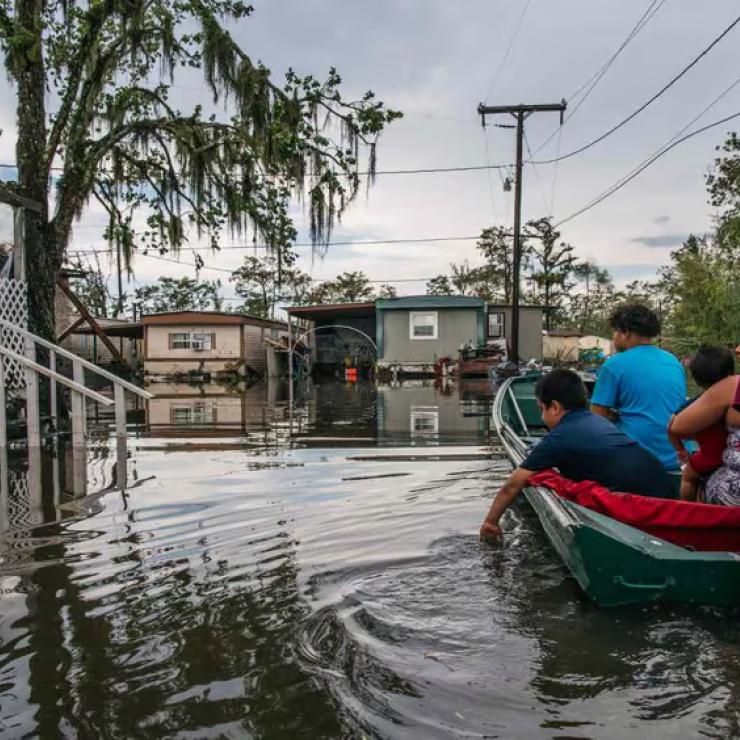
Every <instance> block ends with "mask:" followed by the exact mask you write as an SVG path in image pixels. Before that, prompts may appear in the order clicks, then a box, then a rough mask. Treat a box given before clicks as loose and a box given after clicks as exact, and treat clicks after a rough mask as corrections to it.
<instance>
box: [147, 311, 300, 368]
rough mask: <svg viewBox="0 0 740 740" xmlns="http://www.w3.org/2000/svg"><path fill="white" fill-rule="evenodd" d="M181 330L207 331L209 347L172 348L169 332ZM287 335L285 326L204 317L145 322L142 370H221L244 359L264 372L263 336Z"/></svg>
mask: <svg viewBox="0 0 740 740" xmlns="http://www.w3.org/2000/svg"><path fill="white" fill-rule="evenodd" d="M182 333H197V334H211V335H212V336H213V338H214V341H215V344H214V346H213V348H212V349H207V350H203V351H202V352H195V351H193V350H192V349H173V348H172V347H171V346H170V344H171V342H170V335H172V334H182ZM273 336H275V337H276V338H277V339H279V338H280V337H287V336H288V330H287V326H285V327H283V326H282V325H277V324H276V325H275V326H274V327H271V326H264V325H260V324H257V323H254V324H252V323H248V324H243V323H228V324H226V323H215V322H214V323H208V322H207V321H205V320H203V321H198V322H197V323H193V322H184V323H175V322H172V321H168V322H167V323H163V324H152V323H148V324H145V338H146V339H145V346H146V357H145V359H144V363H145V368H146V371H147V372H148V373H149V374H150V375H157V376H172V375H177V374H179V373H188V372H190V371H202V372H209V373H223V372H226V371H228V370H229V369H230V368H233V366H234V365H235V364H237V363H239V362H240V361H241V362H246V364H247V365H248V366H249V368H250V369H251V370H252V371H254V372H256V373H258V374H260V375H265V374H266V373H267V349H266V344H265V339H271V338H273Z"/></svg>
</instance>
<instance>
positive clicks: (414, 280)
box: [76, 252, 432, 285]
mask: <svg viewBox="0 0 740 740" xmlns="http://www.w3.org/2000/svg"><path fill="white" fill-rule="evenodd" d="M76 254H79V252H77V253H76ZM142 257H148V258H149V259H153V260H159V261H160V262H171V263H173V264H176V265H184V266H185V267H191V265H190V264H189V263H188V262H181V261H180V260H174V259H171V258H169V257H160V256H159V255H154V254H144V255H142ZM193 266H194V267H196V266H195V265H193ZM196 270H197V271H198V272H202V271H203V270H211V271H212V272H227V273H229V275H231V274H233V273H234V270H230V269H228V268H227V267H210V266H208V265H202V266H201V267H196ZM309 280H310V281H311V282H313V283H325V282H329V281H331V280H332V278H309ZM429 280H432V278H430V277H418V278H387V279H385V280H368V281H367V282H368V283H371V284H373V285H375V284H382V283H422V282H428V281H429Z"/></svg>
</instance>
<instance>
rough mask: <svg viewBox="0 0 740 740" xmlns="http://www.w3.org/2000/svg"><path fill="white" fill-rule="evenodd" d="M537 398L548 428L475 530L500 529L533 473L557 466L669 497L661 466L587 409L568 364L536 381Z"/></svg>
mask: <svg viewBox="0 0 740 740" xmlns="http://www.w3.org/2000/svg"><path fill="white" fill-rule="evenodd" d="M536 395H537V403H538V405H539V407H540V409H541V410H542V420H543V421H544V422H545V424H546V425H547V427H548V428H549V429H550V432H549V434H547V435H546V436H545V437H544V438H543V439H542V441H541V442H540V443H539V444H538V445H537V446H536V447H535V448H534V449H533V450H532V451H531V452H530V454H529V456H528V457H527V459H526V460H524V462H523V463H522V464H521V465H520V466H519V467H518V468H517V469H516V470H515V471H514V472H513V473H512V474H511V476H509V479H508V480H507V481H506V483H504V485H503V487H502V488H501V490H500V491H499V492H498V494H497V496H496V498H495V500H494V502H493V504H492V505H491V508H490V510H489V512H488V515H487V516H486V519H485V521H484V523H483V526H482V528H481V531H480V534H481V537H483V538H486V539H487V538H491V537H498V536H500V535H501V527H500V526H499V521H500V519H501V516H502V514H503V513H504V511H506V509H507V508H508V507H509V505H510V504H511V502H512V501H513V500H514V499H515V498H516V497H517V495H518V494H519V493H520V492H521V490H522V489H523V488H524V487H525V486H526V485H527V483H528V481H529V479H530V478H531V477H532V475H534V474H535V473H539V472H541V471H543V470H549V469H550V468H557V469H558V470H559V472H560V474H561V475H562V476H563V477H564V478H569V479H570V480H574V481H583V480H590V481H593V482H595V483H599V484H601V485H602V486H604V487H606V488H608V489H609V490H611V491H619V492H621V493H636V494H640V495H643V496H655V497H660V498H671V497H672V496H673V488H672V486H671V482H670V478H669V477H668V473H667V472H666V469H665V467H664V466H663V465H662V463H661V462H660V461H659V460H658V458H656V457H654V456H653V455H652V454H651V453H650V452H648V451H647V450H646V449H645V448H644V447H642V446H640V445H639V444H638V443H637V442H635V441H634V440H633V439H632V438H631V437H628V436H627V435H626V434H625V433H624V432H621V431H620V430H619V429H617V428H616V427H615V426H614V424H612V423H611V422H610V421H608V420H607V419H604V418H603V417H601V416H598V415H597V414H592V413H591V412H590V411H589V410H588V396H587V393H586V387H585V386H584V385H583V381H582V380H581V379H580V377H579V376H578V375H577V374H576V373H574V372H573V371H572V370H553V371H552V372H551V373H548V374H547V375H543V376H542V378H540V380H539V382H538V383H537V390H536Z"/></svg>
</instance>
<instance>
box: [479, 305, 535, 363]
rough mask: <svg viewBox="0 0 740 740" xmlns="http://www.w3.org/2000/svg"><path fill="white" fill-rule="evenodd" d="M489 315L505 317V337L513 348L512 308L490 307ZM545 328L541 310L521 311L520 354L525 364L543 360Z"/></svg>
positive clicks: (526, 309)
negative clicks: (528, 361)
mask: <svg viewBox="0 0 740 740" xmlns="http://www.w3.org/2000/svg"><path fill="white" fill-rule="evenodd" d="M488 313H502V314H503V315H504V336H505V337H506V341H507V343H508V344H509V346H511V337H512V332H511V328H512V327H511V306H488ZM544 327H545V322H544V317H543V313H542V309H541V308H532V307H524V308H521V309H520V310H519V354H520V356H521V359H522V360H524V361H525V362H526V361H527V360H532V359H535V360H541V359H542V357H543V335H542V331H543V329H544ZM486 339H488V317H486Z"/></svg>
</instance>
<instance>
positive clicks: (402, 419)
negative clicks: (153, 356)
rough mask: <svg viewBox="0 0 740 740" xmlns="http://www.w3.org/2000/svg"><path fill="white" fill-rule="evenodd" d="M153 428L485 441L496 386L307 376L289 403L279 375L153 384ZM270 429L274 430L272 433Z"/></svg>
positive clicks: (336, 439)
mask: <svg viewBox="0 0 740 740" xmlns="http://www.w3.org/2000/svg"><path fill="white" fill-rule="evenodd" d="M150 390H152V391H153V392H155V393H156V396H157V397H156V398H155V399H154V400H152V401H149V402H148V404H147V411H146V430H147V434H148V435H149V436H156V437H192V438H208V437H223V438H228V437H234V436H240V435H245V436H247V437H248V438H249V441H250V442H257V441H258V440H257V439H256V435H257V436H259V435H261V436H262V442H263V443H265V444H271V443H272V444H278V445H279V444H284V443H286V442H287V441H288V440H290V441H292V442H293V443H297V444H311V445H316V444H331V445H344V444H351V445H353V446H357V445H370V446H375V445H381V446H387V445H397V444H411V445H414V446H416V445H448V444H474V445H476V444H485V443H486V442H487V441H488V437H489V427H490V403H491V398H492V391H491V389H490V386H489V384H488V382H487V381H480V382H476V381H472V382H465V381H464V382H462V383H460V384H456V383H451V382H448V381H445V382H441V381H439V382H436V383H435V382H432V381H407V382H405V383H403V384H402V385H401V384H396V385H393V386H383V385H381V386H376V385H375V384H372V383H368V382H360V383H337V382H329V383H323V384H317V383H314V382H313V381H311V380H307V381H304V382H303V383H301V384H299V385H298V386H297V388H296V393H295V401H294V405H293V407H292V408H291V407H290V405H289V394H288V389H287V385H286V384H284V383H280V382H277V381H269V382H263V383H259V384H257V385H255V386H252V387H249V388H246V387H234V388H226V387H224V386H218V385H203V386H188V385H165V384H157V385H153V386H151V388H150ZM269 432H272V433H273V434H272V439H270V436H269V434H268V433H269Z"/></svg>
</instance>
